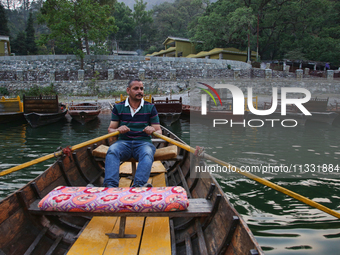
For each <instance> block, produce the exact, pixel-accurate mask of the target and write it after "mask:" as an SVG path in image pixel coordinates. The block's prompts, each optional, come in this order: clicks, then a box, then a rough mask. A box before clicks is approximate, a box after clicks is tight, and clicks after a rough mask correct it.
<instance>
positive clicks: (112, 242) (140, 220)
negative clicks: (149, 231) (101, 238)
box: [103, 217, 144, 255]
mask: <svg viewBox="0 0 340 255" xmlns="http://www.w3.org/2000/svg"><path fill="white" fill-rule="evenodd" d="M143 224H144V217H127V218H126V225H125V234H136V235H137V237H136V238H118V239H109V241H108V244H107V246H106V249H105V252H104V253H103V254H104V255H111V254H124V255H125V254H131V255H132V254H134V255H136V254H137V252H138V249H139V243H140V238H141V235H142V230H143ZM118 232H119V224H117V225H116V227H115V228H114V230H113V233H118Z"/></svg>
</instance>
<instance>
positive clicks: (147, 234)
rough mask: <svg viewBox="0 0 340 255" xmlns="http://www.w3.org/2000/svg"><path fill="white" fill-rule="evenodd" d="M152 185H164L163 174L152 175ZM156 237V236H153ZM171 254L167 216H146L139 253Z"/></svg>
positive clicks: (140, 254) (142, 254) (143, 254)
mask: <svg viewBox="0 0 340 255" xmlns="http://www.w3.org/2000/svg"><path fill="white" fill-rule="evenodd" d="M152 184H153V186H154V187H164V186H166V184H165V174H164V173H162V174H159V175H156V176H154V177H153V182H152ZM155 237H157V238H155ZM148 254H169V255H170V254H171V236H170V225H169V218H168V217H154V218H151V217H147V218H146V220H145V226H144V232H143V237H142V242H141V247H140V251H139V255H148Z"/></svg>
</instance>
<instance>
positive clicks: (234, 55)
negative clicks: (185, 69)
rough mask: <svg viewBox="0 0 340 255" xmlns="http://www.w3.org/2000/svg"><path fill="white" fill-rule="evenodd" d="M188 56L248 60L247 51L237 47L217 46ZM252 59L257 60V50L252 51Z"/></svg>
mask: <svg viewBox="0 0 340 255" xmlns="http://www.w3.org/2000/svg"><path fill="white" fill-rule="evenodd" d="M187 58H210V59H228V60H237V61H243V62H246V61H247V51H240V50H238V49H236V48H215V49H212V50H211V51H201V52H199V53H197V54H190V55H188V56H187ZM251 60H256V52H255V51H252V52H251Z"/></svg>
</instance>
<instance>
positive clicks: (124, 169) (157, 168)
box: [119, 161, 166, 174]
mask: <svg viewBox="0 0 340 255" xmlns="http://www.w3.org/2000/svg"><path fill="white" fill-rule="evenodd" d="M136 164H137V165H136V166H138V163H136ZM165 172H166V169H165V167H164V166H163V164H162V162H161V161H155V162H153V164H152V167H151V174H155V173H165ZM119 173H121V174H132V168H131V162H124V163H123V164H121V165H120V168H119Z"/></svg>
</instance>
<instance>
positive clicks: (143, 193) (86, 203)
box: [38, 186, 189, 212]
mask: <svg viewBox="0 0 340 255" xmlns="http://www.w3.org/2000/svg"><path fill="white" fill-rule="evenodd" d="M38 206H39V208H40V209H41V210H45V211H67V212H72V211H74V212H75V211H78V212H80V211H82V212H161V211H178V210H186V209H187V207H188V206H189V200H188V198H187V194H186V191H185V189H183V188H182V187H179V186H178V187H152V188H151V187H148V188H146V187H142V188H101V187H99V188H98V187H91V188H86V187H65V186H62V187H57V188H55V189H54V190H52V191H51V192H50V193H49V194H47V195H46V196H45V197H44V198H43V199H42V200H41V201H40V202H39V205H38Z"/></svg>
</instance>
